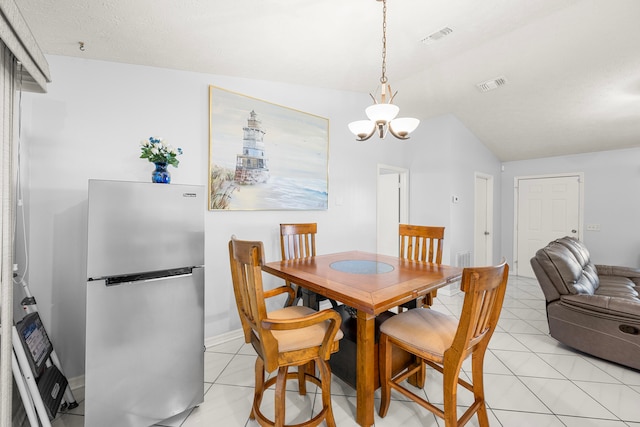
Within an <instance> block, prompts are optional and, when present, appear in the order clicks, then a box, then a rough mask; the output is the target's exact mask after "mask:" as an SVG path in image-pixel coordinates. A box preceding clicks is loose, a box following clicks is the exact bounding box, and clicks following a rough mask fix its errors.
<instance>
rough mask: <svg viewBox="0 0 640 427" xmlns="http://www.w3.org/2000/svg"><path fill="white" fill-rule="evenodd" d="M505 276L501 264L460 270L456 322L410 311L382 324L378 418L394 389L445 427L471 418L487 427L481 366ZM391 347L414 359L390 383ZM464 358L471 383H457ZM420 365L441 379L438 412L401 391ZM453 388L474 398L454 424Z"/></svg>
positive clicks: (435, 314) (505, 268) (422, 310)
mask: <svg viewBox="0 0 640 427" xmlns="http://www.w3.org/2000/svg"><path fill="white" fill-rule="evenodd" d="M508 274H509V266H508V265H507V264H506V263H505V262H504V260H503V261H502V263H501V264H500V265H497V266H490V267H472V268H465V269H464V270H463V272H462V282H461V285H460V288H461V289H462V291H463V292H464V302H463V305H462V312H461V315H460V320H459V321H458V320H456V318H455V317H453V316H447V315H445V314H442V313H440V312H438V311H436V310H431V309H428V308H416V309H414V310H409V311H406V312H404V313H400V314H398V315H396V316H394V317H392V318H391V319H389V320H387V321H386V322H384V323H383V324H382V326H381V327H380V359H379V360H380V382H381V391H382V398H381V403H380V410H379V414H380V416H381V417H384V416H385V415H386V414H387V410H388V409H389V402H390V399H391V389H395V390H397V391H399V392H400V393H402V394H403V395H405V396H406V397H408V398H410V399H412V400H414V401H415V402H417V403H418V404H420V405H421V406H423V407H424V408H426V409H428V410H429V411H431V412H433V413H434V414H435V415H437V416H438V417H440V418H443V419H444V421H445V426H446V427H452V426H462V425H464V424H465V423H466V422H467V421H469V419H470V418H471V417H472V416H473V414H475V413H477V416H478V421H479V425H480V426H481V427H488V426H489V421H488V419H487V408H486V404H485V398H484V385H483V372H482V371H483V361H484V355H485V351H486V350H487V346H488V344H489V340H490V339H491V336H492V334H493V331H494V330H495V328H496V325H497V323H498V318H499V316H500V310H501V309H502V303H503V301H504V294H505V291H506V288H507V278H508ZM394 347H398V348H400V349H403V350H404V351H407V352H409V353H411V354H413V355H415V356H416V362H415V363H413V364H412V365H410V366H409V367H408V368H407V369H406V370H404V371H403V372H401V373H399V374H397V375H395V376H393V377H392V374H391V366H392V360H391V359H392V357H391V356H392V349H393V348H394ZM469 356H471V371H472V373H471V377H472V383H469V382H467V381H465V380H464V379H462V378H460V369H461V367H462V362H463V361H464V360H465V359H466V358H467V357H469ZM423 363H426V364H427V365H428V366H431V367H433V368H434V369H436V370H437V371H439V372H441V373H442V374H443V390H444V411H443V410H441V409H440V408H438V407H436V406H434V405H433V404H431V403H430V402H428V401H427V400H425V399H424V398H423V397H421V396H418V395H417V394H415V393H413V392H412V391H410V390H409V389H408V388H405V387H403V386H402V385H401V383H402V381H404V380H405V379H406V378H408V377H410V376H411V375H414V374H415V373H416V372H419V371H420V370H421V369H422V368H423V366H424V365H423ZM458 384H460V385H462V386H463V387H464V388H466V389H468V390H470V391H471V392H472V393H473V395H474V402H473V404H472V405H471V406H470V407H469V408H468V409H467V410H466V411H465V412H464V414H463V415H462V416H461V417H460V418H458V413H457V392H458ZM423 396H424V394H423Z"/></svg>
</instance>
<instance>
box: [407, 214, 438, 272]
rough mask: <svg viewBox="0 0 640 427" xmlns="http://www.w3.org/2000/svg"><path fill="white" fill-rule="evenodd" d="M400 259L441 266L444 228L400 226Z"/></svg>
mask: <svg viewBox="0 0 640 427" xmlns="http://www.w3.org/2000/svg"><path fill="white" fill-rule="evenodd" d="M398 234H399V236H400V258H405V259H410V260H412V261H422V262H433V263H436V264H442V248H443V243H444V227H432V226H426V225H410V224H400V226H399V229H398Z"/></svg>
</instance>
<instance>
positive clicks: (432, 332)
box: [380, 308, 458, 360]
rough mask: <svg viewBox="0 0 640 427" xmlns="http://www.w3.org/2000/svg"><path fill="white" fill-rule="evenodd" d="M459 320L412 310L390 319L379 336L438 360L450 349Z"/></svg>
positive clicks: (431, 311)
mask: <svg viewBox="0 0 640 427" xmlns="http://www.w3.org/2000/svg"><path fill="white" fill-rule="evenodd" d="M457 329H458V320H457V319H456V318H455V317H453V316H448V315H446V314H442V313H440V312H438V311H435V310H432V309H430V308H414V309H412V310H409V311H405V312H403V313H399V314H397V315H396V316H393V317H392V318H390V319H389V320H387V321H386V322H384V323H383V324H382V326H380V332H382V333H385V334H387V335H389V336H392V337H393V338H394V339H396V340H398V341H401V342H403V343H404V344H407V345H409V346H411V347H413V348H415V349H417V350H420V351H422V352H424V353H428V354H430V355H432V357H433V359H434V360H441V359H442V358H443V357H444V351H445V350H446V349H448V348H449V347H451V344H452V343H453V338H454V337H455V335H456V331H457Z"/></svg>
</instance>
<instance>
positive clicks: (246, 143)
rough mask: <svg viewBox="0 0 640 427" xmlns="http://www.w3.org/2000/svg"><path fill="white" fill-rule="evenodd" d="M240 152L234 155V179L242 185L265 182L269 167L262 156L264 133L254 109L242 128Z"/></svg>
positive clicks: (267, 177)
mask: <svg viewBox="0 0 640 427" xmlns="http://www.w3.org/2000/svg"><path fill="white" fill-rule="evenodd" d="M243 130H244V137H243V139H242V154H238V155H237V156H236V173H235V178H234V179H235V181H236V182H237V183H238V184H242V185H253V184H258V183H262V182H267V180H268V179H269V167H268V165H267V158H266V157H265V156H264V141H263V138H264V134H265V131H264V130H263V129H262V122H261V121H260V120H258V119H257V114H256V112H255V111H253V110H252V111H251V113H250V116H249V118H248V119H247V126H245V127H244V128H243Z"/></svg>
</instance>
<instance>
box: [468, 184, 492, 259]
mask: <svg viewBox="0 0 640 427" xmlns="http://www.w3.org/2000/svg"><path fill="white" fill-rule="evenodd" d="M478 179H484V180H486V181H487V193H486V200H485V203H486V206H487V213H486V216H487V218H486V219H487V227H488V230H485V231H488V232H489V236H491V238H490V239H489V240H488V244H487V247H486V248H485V250H486V255H487V259H488V260H489V264H487V265H491V263H493V243H494V238H495V235H494V224H493V219H494V207H493V185H494V182H493V180H494V177H493V175H489V174H486V173H482V172H476V173H475V175H474V181H473V185H474V190H473V191H474V208H473V210H474V224H475V218H477V215H478V201H477V198H478V187H477V182H478ZM474 228H475V226H474ZM476 231H477V230H475V229H474V242H473V247H474V254H473V263H474V265H479V264H478V259H477V251H475V248H476V247H477V242H476V241H475V236H477V233H476Z"/></svg>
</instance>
